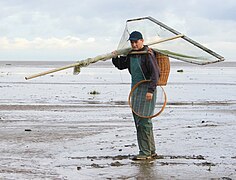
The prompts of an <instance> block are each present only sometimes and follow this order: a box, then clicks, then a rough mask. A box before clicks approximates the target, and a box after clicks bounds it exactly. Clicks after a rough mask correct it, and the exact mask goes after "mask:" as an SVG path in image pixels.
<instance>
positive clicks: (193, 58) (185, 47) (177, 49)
mask: <svg viewBox="0 0 236 180" xmlns="http://www.w3.org/2000/svg"><path fill="white" fill-rule="evenodd" d="M132 31H139V32H141V33H142V35H143V38H144V40H145V43H146V44H148V42H152V41H156V40H157V41H158V40H161V39H163V38H170V37H174V36H176V35H177V34H180V33H179V32H177V31H175V30H174V29H172V28H170V27H168V26H166V25H164V24H163V23H161V22H159V21H157V20H155V19H153V18H151V17H146V18H140V19H135V20H128V21H127V22H126V26H125V30H124V33H123V35H122V37H121V40H120V42H119V45H118V49H123V48H128V47H130V42H129V41H128V38H129V35H130V33H131V32H132ZM150 47H151V48H153V49H154V50H155V51H157V52H160V53H162V54H164V55H168V56H169V57H171V58H174V59H178V60H182V61H186V62H190V63H195V64H209V63H214V62H219V61H223V60H224V58H223V57H222V56H220V55H219V54H217V53H215V52H213V51H212V50H210V49H208V48H206V47H204V46H202V45H201V44H199V43H197V42H196V41H193V40H192V39H190V38H188V37H187V36H185V37H183V38H178V39H174V40H170V41H166V42H162V43H159V44H154V45H151V46H150Z"/></svg>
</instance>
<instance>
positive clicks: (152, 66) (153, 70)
mask: <svg viewBox="0 0 236 180" xmlns="http://www.w3.org/2000/svg"><path fill="white" fill-rule="evenodd" d="M148 59H149V60H148V69H149V71H150V72H149V73H150V80H151V82H150V84H149V86H148V92H150V93H153V92H154V91H155V90H156V86H157V82H158V80H159V77H160V70H159V68H158V64H157V60H156V57H155V55H154V54H153V53H149V54H148Z"/></svg>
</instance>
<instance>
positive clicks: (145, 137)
mask: <svg viewBox="0 0 236 180" xmlns="http://www.w3.org/2000/svg"><path fill="white" fill-rule="evenodd" d="M130 69H131V78H132V87H133V86H134V85H135V84H136V83H138V82H139V81H141V80H145V76H144V74H143V71H142V68H141V55H133V56H131V57H130ZM144 88H146V89H148V85H146V87H144ZM137 96H138V95H137ZM153 98H156V91H155V93H153ZM153 109H154V107H153ZM133 117H134V121H135V126H136V130H137V140H138V146H139V154H140V155H147V156H150V155H151V154H153V153H155V141H154V137H153V125H152V120H151V119H150V118H141V117H139V116H137V115H136V114H134V113H133Z"/></svg>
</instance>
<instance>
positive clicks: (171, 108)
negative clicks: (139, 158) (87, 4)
mask: <svg viewBox="0 0 236 180" xmlns="http://www.w3.org/2000/svg"><path fill="white" fill-rule="evenodd" d="M67 63H68V64H69V63H71V62H0V69H1V70H0V94H1V96H0V179H86V180H87V179H212V180H218V179H224V180H230V179H236V63H235V62H222V63H218V64H212V65H205V66H199V65H191V64H187V63H182V62H175V61H174V62H172V63H171V73H170V77H169V83H168V85H167V86H166V87H164V88H165V91H166V93H167V96H168V104H167V107H166V108H165V110H164V112H163V113H162V114H161V115H160V116H158V117H156V118H154V119H153V124H154V133H155V142H156V148H157V154H158V157H157V159H154V160H151V161H145V162H135V161H132V160H131V158H132V156H133V155H136V154H137V153H138V147H137V141H136V131H135V126H134V123H133V119H132V115H131V110H130V108H129V107H128V104H127V98H128V93H129V90H130V75H129V73H128V71H118V70H117V69H116V68H114V67H113V66H112V65H111V61H108V62H101V63H97V64H94V65H92V66H89V67H86V68H83V69H82V71H81V74H79V75H76V76H75V75H72V69H69V70H65V71H61V72H58V73H55V74H52V75H47V76H43V77H40V78H36V79H32V80H28V81H26V80H25V79H24V77H25V76H27V75H31V74H34V73H39V72H42V71H45V70H49V69H52V68H55V67H60V66H62V65H65V64H67ZM180 69H181V70H183V72H177V70H180ZM93 91H96V92H98V94H95V95H93V94H91V93H90V92H93Z"/></svg>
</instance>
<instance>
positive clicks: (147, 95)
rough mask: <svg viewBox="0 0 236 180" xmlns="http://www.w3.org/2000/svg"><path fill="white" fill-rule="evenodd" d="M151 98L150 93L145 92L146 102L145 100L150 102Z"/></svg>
mask: <svg viewBox="0 0 236 180" xmlns="http://www.w3.org/2000/svg"><path fill="white" fill-rule="evenodd" d="M152 96H153V94H152V93H150V92H147V94H146V100H147V101H151V100H152Z"/></svg>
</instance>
